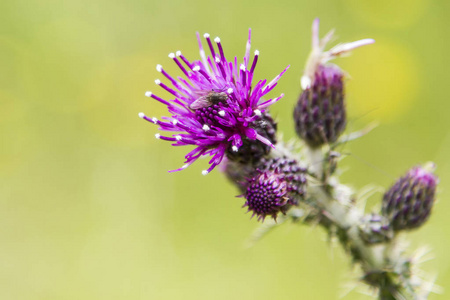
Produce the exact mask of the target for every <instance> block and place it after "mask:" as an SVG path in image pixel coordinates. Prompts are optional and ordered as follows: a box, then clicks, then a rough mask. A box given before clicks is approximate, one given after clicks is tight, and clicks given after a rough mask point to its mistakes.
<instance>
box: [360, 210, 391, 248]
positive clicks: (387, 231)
mask: <svg viewBox="0 0 450 300" xmlns="http://www.w3.org/2000/svg"><path fill="white" fill-rule="evenodd" d="M359 232H360V235H361V237H362V239H363V240H364V241H365V242H366V243H368V244H377V243H383V242H386V241H389V240H390V239H392V237H393V232H392V228H391V227H390V226H389V220H387V219H386V218H385V217H383V216H380V215H378V214H370V215H365V216H364V217H363V218H362V220H361V225H360V226H359Z"/></svg>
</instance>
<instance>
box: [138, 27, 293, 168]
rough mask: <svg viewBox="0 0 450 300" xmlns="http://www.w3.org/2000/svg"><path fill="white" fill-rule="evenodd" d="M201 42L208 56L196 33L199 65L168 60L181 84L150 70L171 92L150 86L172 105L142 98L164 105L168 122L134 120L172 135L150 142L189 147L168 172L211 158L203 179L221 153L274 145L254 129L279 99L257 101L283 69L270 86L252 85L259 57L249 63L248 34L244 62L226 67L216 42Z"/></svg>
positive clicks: (180, 56) (177, 58)
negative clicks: (181, 160)
mask: <svg viewBox="0 0 450 300" xmlns="http://www.w3.org/2000/svg"><path fill="white" fill-rule="evenodd" d="M204 37H205V39H206V42H207V44H208V47H209V50H210V52H211V55H210V56H206V54H205V51H204V49H203V46H202V43H201V40H200V35H199V34H198V33H197V39H198V44H199V48H200V58H201V60H200V61H192V62H191V61H189V60H188V59H187V58H186V57H184V56H183V54H181V52H180V51H177V52H176V54H174V53H171V54H169V57H170V58H171V59H172V60H173V61H174V62H175V63H176V64H177V65H178V67H179V68H180V70H181V71H182V72H183V73H184V75H185V78H183V77H178V78H177V79H176V78H174V77H172V76H171V75H169V74H168V73H167V72H166V71H165V70H164V69H163V67H162V66H161V65H158V66H157V67H156V69H157V70H158V71H159V72H161V73H162V74H163V75H164V76H165V77H166V78H167V79H168V80H169V81H170V83H171V85H172V86H173V87H169V86H168V85H166V84H164V83H162V82H161V81H160V80H156V81H155V82H156V84H157V85H159V86H161V87H162V88H163V89H165V90H166V91H168V92H169V93H170V94H172V95H173V97H174V99H172V100H165V99H162V98H160V97H158V96H156V95H154V94H153V93H151V92H147V93H146V96H148V97H151V98H153V99H155V100H157V101H159V102H161V103H162V104H164V105H166V106H167V108H168V111H169V113H170V114H171V117H163V118H162V119H163V120H158V119H157V118H149V117H147V116H146V115H145V114H144V113H140V114H139V116H140V117H141V118H143V119H145V120H147V121H149V122H151V123H154V124H156V125H158V126H159V130H162V131H168V132H174V134H172V135H168V136H166V135H161V134H159V133H158V134H156V138H158V139H162V140H166V141H170V142H173V144H172V145H173V146H185V145H193V146H195V148H194V149H193V150H192V151H191V152H189V153H188V154H186V156H185V158H186V161H185V165H184V166H183V167H181V168H179V169H176V170H173V171H180V170H183V169H185V168H186V167H188V166H189V165H191V164H192V163H193V162H194V161H196V160H197V159H198V158H200V157H202V156H206V155H210V156H212V158H211V160H210V161H209V164H210V166H209V168H208V169H207V170H204V171H203V172H202V173H203V175H206V174H208V173H209V172H211V171H212V170H213V169H214V168H215V167H216V166H217V165H218V164H219V163H220V162H221V161H222V159H223V158H224V156H225V155H226V154H227V152H228V153H229V152H230V151H231V152H239V151H240V150H242V149H241V147H242V146H243V145H245V144H248V143H249V142H253V143H260V144H261V145H267V146H269V147H272V148H274V145H273V143H274V139H272V138H270V136H267V134H264V130H261V129H260V127H261V126H260V124H261V121H265V120H266V119H267V117H266V116H267V112H266V110H267V108H268V107H269V106H270V105H272V104H273V103H275V102H277V101H278V100H280V99H281V98H282V97H283V94H281V96H279V97H277V98H273V99H269V100H266V101H264V100H262V97H263V96H265V95H266V94H267V93H269V92H270V91H271V90H272V89H273V88H274V87H275V86H276V85H277V82H278V80H279V79H280V77H281V76H282V75H283V74H284V72H286V70H287V69H288V68H289V66H288V67H287V68H286V69H284V70H283V71H282V72H281V73H280V74H279V75H277V76H276V77H275V78H274V79H273V80H272V81H270V82H267V80H260V81H258V82H257V83H256V85H253V83H252V81H253V76H254V70H255V67H256V63H257V61H258V57H259V51H258V50H256V51H255V53H254V57H253V60H252V62H251V63H250V37H251V30H249V34H248V41H247V45H246V50H245V55H244V59H243V62H242V63H240V64H239V63H238V59H237V57H235V58H234V59H233V60H232V61H228V60H227V59H226V58H225V55H224V50H223V47H222V44H221V42H220V39H219V38H218V37H217V38H215V39H214V42H215V43H216V45H217V50H216V49H215V48H214V46H213V43H212V41H211V39H210V37H209V34H205V35H204ZM269 118H270V117H269ZM242 148H246V147H242ZM247 148H248V147H247ZM171 172H172V171H171Z"/></svg>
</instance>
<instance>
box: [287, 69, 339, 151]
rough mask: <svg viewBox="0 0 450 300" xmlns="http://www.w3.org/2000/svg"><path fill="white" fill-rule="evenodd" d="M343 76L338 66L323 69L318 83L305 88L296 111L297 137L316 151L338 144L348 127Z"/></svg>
mask: <svg viewBox="0 0 450 300" xmlns="http://www.w3.org/2000/svg"><path fill="white" fill-rule="evenodd" d="M343 78H344V76H343V73H342V71H341V70H340V69H339V68H338V67H336V66H332V65H329V66H319V67H318V69H317V70H316V73H315V74H314V83H313V84H312V86H311V87H309V88H307V89H305V90H304V91H303V92H302V93H301V95H300V98H299V100H298V103H297V106H296V107H295V110H294V120H295V129H296V131H297V134H298V135H299V136H300V137H301V138H302V139H303V140H304V141H305V142H306V143H308V145H309V146H310V147H312V148H315V147H319V146H321V145H323V144H327V143H334V142H335V141H336V140H337V138H338V137H339V136H340V135H341V133H342V132H343V131H344V129H345V126H346V124H347V119H346V111H345V103H344V83H343Z"/></svg>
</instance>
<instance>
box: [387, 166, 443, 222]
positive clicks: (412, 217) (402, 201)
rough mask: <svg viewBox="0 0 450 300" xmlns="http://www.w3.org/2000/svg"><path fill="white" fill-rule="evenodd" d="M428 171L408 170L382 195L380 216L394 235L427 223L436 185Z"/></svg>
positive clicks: (430, 170) (418, 168)
mask: <svg viewBox="0 0 450 300" xmlns="http://www.w3.org/2000/svg"><path fill="white" fill-rule="evenodd" d="M432 169H433V166H432V165H429V166H426V167H414V168H412V169H411V170H409V171H408V172H407V173H406V175H404V176H403V177H401V178H400V179H398V180H397V182H395V184H394V185H393V186H392V187H391V188H390V189H389V190H388V191H387V192H386V193H385V194H384V197H383V205H382V210H381V213H382V215H383V216H385V217H386V218H388V219H389V220H390V223H391V226H392V228H393V229H394V230H395V231H399V230H407V229H414V228H417V227H420V226H421V225H422V224H424V223H425V221H427V220H428V218H429V216H430V213H431V209H432V207H433V203H434V198H435V192H436V185H437V182H438V179H437V177H436V176H435V175H434V174H433V173H432Z"/></svg>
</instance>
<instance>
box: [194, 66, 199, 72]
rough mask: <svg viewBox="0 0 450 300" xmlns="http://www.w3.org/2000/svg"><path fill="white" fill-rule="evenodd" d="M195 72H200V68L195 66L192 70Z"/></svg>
mask: <svg viewBox="0 0 450 300" xmlns="http://www.w3.org/2000/svg"><path fill="white" fill-rule="evenodd" d="M192 70H193V71H200V66H195V67H193V68H192Z"/></svg>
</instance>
